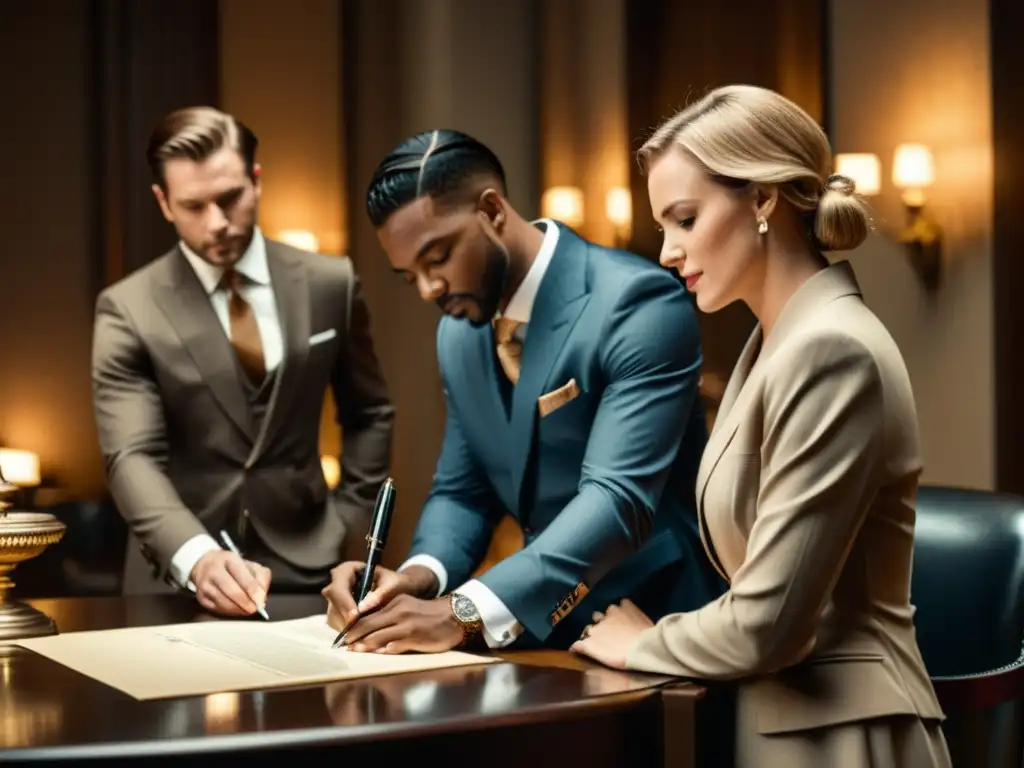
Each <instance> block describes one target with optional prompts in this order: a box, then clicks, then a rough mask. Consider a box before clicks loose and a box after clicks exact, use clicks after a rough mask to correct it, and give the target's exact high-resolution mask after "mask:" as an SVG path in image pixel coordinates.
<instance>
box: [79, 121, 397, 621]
mask: <svg viewBox="0 0 1024 768" xmlns="http://www.w3.org/2000/svg"><path fill="white" fill-rule="evenodd" d="M256 146H257V139H256V137H255V135H254V134H253V133H252V132H251V131H250V130H249V129H248V128H247V127H246V126H244V125H243V124H242V123H240V122H239V121H238V120H236V119H235V118H233V117H231V116H230V115H226V114H224V113H222V112H219V111H217V110H215V109H211V108H206V107H201V108H189V109H183V110H179V111H176V112H174V113H171V114H170V115H168V116H167V117H166V118H165V119H164V120H163V121H162V122H161V123H160V124H159V125H158V126H157V127H156V129H155V130H154V132H153V135H152V137H151V139H150V144H149V149H148V153H147V159H148V161H149V164H150V167H151V169H152V171H153V175H154V177H155V183H154V185H153V193H154V195H155V196H156V199H157V202H158V204H159V205H160V209H161V211H162V212H163V215H164V217H165V218H166V219H167V220H168V221H169V222H171V223H172V224H173V225H174V227H175V229H176V230H177V233H178V236H179V238H180V241H179V243H178V244H177V245H176V246H175V247H174V248H173V249H172V250H171V251H169V252H168V253H166V254H164V255H163V256H162V257H160V258H158V259H157V260H156V261H154V262H152V263H151V264H149V265H147V266H146V267H144V268H142V269H140V270H138V271H137V272H135V273H133V274H131V275H129V276H127V277H125V278H124V279H122V280H121V281H119V282H118V283H116V284H114V285H112V286H110V287H109V288H107V289H106V290H104V291H103V292H102V293H101V294H100V296H99V298H98V300H97V304H96V319H95V330H94V338H93V357H92V379H93V407H94V412H95V418H96V424H97V428H98V432H99V441H100V446H101V449H102V452H103V457H104V461H105V463H106V472H107V479H108V485H109V488H110V492H111V494H112V495H113V498H114V501H115V502H116V504H117V507H118V509H119V510H120V512H121V514H122V516H123V517H124V519H125V520H126V522H127V523H128V526H129V529H130V532H131V536H130V544H129V547H128V553H127V561H126V563H125V586H124V589H125V592H126V593H137V592H153V591H165V590H171V589H176V588H177V589H191V590H194V591H195V592H196V595H197V598H198V600H199V602H200V604H202V606H203V607H204V608H206V609H207V610H210V611H213V612H215V613H219V614H223V615H244V614H250V613H252V612H254V611H255V610H256V608H257V606H258V605H262V602H263V600H264V599H265V596H266V592H267V590H268V589H269V586H270V582H271V579H273V581H274V584H275V586H277V587H283V588H284V589H286V590H288V591H313V590H317V591H318V590H319V589H320V588H321V587H323V586H324V585H325V584H327V583H328V582H329V581H330V568H331V567H332V566H333V565H335V564H336V563H338V562H340V561H341V560H342V559H344V557H345V556H346V555H347V556H349V557H351V556H352V554H354V552H355V550H356V549H358V542H359V541H360V540H361V538H362V532H363V531H364V530H365V527H366V520H367V517H368V515H369V511H370V508H371V506H372V504H373V501H374V498H375V496H376V493H377V490H378V488H379V487H380V485H381V483H382V482H383V481H384V478H385V477H386V475H387V470H388V463H389V456H390V443H391V432H392V422H393V416H394V410H393V408H392V406H391V403H390V401H389V399H388V394H387V389H386V386H385V382H384V379H383V377H382V375H381V371H380V367H379V365H378V362H377V359H376V356H375V354H374V351H373V344H372V342H371V339H370V333H369V317H368V314H367V309H366V305H365V304H364V302H363V300H362V298H361V297H360V293H359V281H358V278H357V277H356V275H355V273H354V272H353V268H352V263H351V262H350V260H349V259H347V258H344V257H341V258H332V257H328V256H322V255H319V254H312V253H307V252H304V251H299V250H296V249H294V248H291V247H289V246H287V245H284V244H282V243H278V242H274V241H272V240H268V239H266V238H264V236H263V234H262V233H261V232H260V229H259V227H258V226H257V225H256V221H257V209H258V202H259V198H260V168H259V165H258V164H257V163H256V162H255V155H256ZM328 385H330V387H331V389H332V391H333V395H334V399H335V402H336V404H337V412H338V422H339V425H340V426H341V428H342V431H343V433H344V451H343V456H342V462H341V464H342V482H341V487H340V491H339V493H338V496H337V497H336V498H332V497H331V496H330V494H329V493H328V490H327V487H326V483H325V480H324V476H323V471H322V469H321V464H320V457H319V450H318V439H319V425H320V416H321V408H322V404H323V396H324V392H325V391H326V388H327V386H328ZM221 531H226V532H228V534H229V536H230V537H231V539H233V541H234V543H235V544H236V545H237V546H238V548H239V550H240V551H241V553H242V555H243V557H244V558H245V559H244V560H243V559H242V558H240V557H238V556H237V555H235V554H232V553H231V552H230V551H227V550H226V549H224V548H222V547H221V546H220V545H219V544H218V542H217V540H216V539H215V538H214V537H217V536H219V534H220V532H221ZM346 541H347V542H348V543H349V544H351V545H352V549H353V551H352V552H350V553H346V552H345V544H346Z"/></svg>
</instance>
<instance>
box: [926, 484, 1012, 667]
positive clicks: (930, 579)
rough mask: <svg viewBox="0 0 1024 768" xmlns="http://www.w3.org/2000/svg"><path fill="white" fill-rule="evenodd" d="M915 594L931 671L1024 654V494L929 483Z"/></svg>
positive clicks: (979, 664) (1008, 659) (1008, 661)
mask: <svg viewBox="0 0 1024 768" xmlns="http://www.w3.org/2000/svg"><path fill="white" fill-rule="evenodd" d="M911 600H912V602H913V603H914V605H915V606H916V607H917V614H916V615H915V625H916V628H917V637H918V643H919V645H920V647H921V654H922V655H923V656H924V660H925V664H926V665H927V668H928V672H929V674H930V675H931V676H932V677H943V676H952V675H970V674H977V673H980V672H988V671H991V670H994V669H997V668H999V667H1001V666H1004V665H1007V664H1012V663H1013V662H1015V661H1017V659H1018V658H1019V657H1020V655H1021V642H1022V639H1024V499H1022V498H1020V497H1017V496H1010V495H1004V494H996V493H990V492H986V491H974V490H963V489H957V488H943V487H938V486H922V487H921V488H920V489H919V493H918V500H917V525H916V530H915V534H914V569H913V576H912V581H911Z"/></svg>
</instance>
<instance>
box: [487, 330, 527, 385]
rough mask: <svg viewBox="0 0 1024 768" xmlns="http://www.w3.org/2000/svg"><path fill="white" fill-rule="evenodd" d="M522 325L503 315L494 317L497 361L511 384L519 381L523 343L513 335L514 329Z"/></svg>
mask: <svg viewBox="0 0 1024 768" xmlns="http://www.w3.org/2000/svg"><path fill="white" fill-rule="evenodd" d="M520 325H522V323H520V322H519V321H518V320H509V319H508V318H505V317H498V318H495V319H494V341H495V344H496V347H495V349H496V351H497V353H498V362H499V363H501V368H502V370H503V371H505V375H506V376H508V380H509V381H511V382H512V383H513V384H516V383H517V382H518V381H519V364H520V359H521V358H522V356H523V343H522V342H521V341H519V340H518V339H517V338H516V337H515V332H516V329H517V328H518V327H519V326H520Z"/></svg>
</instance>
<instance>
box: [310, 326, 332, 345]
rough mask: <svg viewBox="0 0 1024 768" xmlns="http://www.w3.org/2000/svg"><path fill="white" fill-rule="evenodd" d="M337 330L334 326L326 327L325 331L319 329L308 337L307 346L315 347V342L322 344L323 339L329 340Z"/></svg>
mask: <svg viewBox="0 0 1024 768" xmlns="http://www.w3.org/2000/svg"><path fill="white" fill-rule="evenodd" d="M337 335H338V332H337V331H336V330H335V329H334V328H328V329H327V330H326V331H320V333H314V334H313V335H312V336H310V337H309V346H311V347H315V346H316V345H317V344H323V343H324V342H325V341H330V340H331V339H333V338H334V337H335V336H337Z"/></svg>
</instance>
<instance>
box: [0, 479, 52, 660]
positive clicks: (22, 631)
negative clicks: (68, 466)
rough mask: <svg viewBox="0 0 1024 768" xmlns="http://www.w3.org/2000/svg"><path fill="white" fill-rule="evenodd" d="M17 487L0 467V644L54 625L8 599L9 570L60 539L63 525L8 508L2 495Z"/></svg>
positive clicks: (47, 632)
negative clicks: (8, 479)
mask: <svg viewBox="0 0 1024 768" xmlns="http://www.w3.org/2000/svg"><path fill="white" fill-rule="evenodd" d="M18 490H19V489H18V486H17V485H14V484H12V483H9V482H7V479H6V478H5V477H4V474H3V470H2V469H0V644H3V643H4V642H7V641H10V640H17V639H20V638H23V637H38V636H40V635H52V634H55V633H56V632H57V625H56V624H54V622H53V619H51V618H50V617H49V616H47V615H46V614H45V613H43V612H42V611H38V610H36V609H35V608H33V607H32V606H30V605H26V604H25V603H20V602H18V601H15V600H11V599H9V598H8V592H10V591H11V589H13V588H14V581H13V579H11V576H10V574H11V572H13V571H14V569H15V568H16V567H17V566H18V564H19V563H22V562H24V561H26V560H31V559H32V558H33V557H38V556H39V555H40V554H41V553H42V552H43V550H45V549H46V548H47V547H48V546H50V545H51V544H56V543H57V542H58V541H60V540H61V539H62V538H63V537H64V531H65V529H66V527H67V526H65V525H64V523H62V522H61V521H60V520H58V519H57V518H56V517H54V516H53V515H51V514H48V513H46V512H17V511H11V509H10V506H11V505H10V504H9V503H7V502H5V501H4V497H5V496H7V495H9V494H11V493H16V492H17V491H18Z"/></svg>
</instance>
